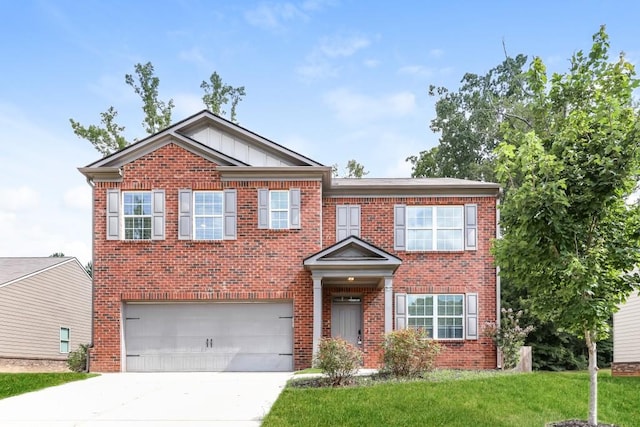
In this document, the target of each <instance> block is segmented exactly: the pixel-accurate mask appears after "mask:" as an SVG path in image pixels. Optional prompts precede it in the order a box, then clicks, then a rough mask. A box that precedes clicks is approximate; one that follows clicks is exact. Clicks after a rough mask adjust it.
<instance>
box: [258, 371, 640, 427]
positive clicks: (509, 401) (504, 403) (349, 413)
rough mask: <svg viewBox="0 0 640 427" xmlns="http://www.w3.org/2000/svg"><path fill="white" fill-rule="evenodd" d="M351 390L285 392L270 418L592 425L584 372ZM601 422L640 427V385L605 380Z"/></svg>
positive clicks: (268, 426) (276, 421) (302, 422)
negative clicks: (584, 421) (586, 422)
mask: <svg viewBox="0 0 640 427" xmlns="http://www.w3.org/2000/svg"><path fill="white" fill-rule="evenodd" d="M451 378H452V379H447V378H446V375H445V376H439V377H438V381H436V382H433V381H431V382H427V381H414V382H404V383H397V382H396V383H385V384H376V385H371V386H360V387H351V388H349V387H346V388H334V389H331V388H292V387H287V388H286V389H285V390H284V391H283V392H282V394H281V395H280V397H279V398H278V400H277V401H276V402H275V404H274V405H273V408H272V409H271V412H270V413H269V414H268V415H267V417H266V418H265V419H264V423H263V426H264V427H274V426H298V425H299V426H336V425H337V426H363V425H371V426H374V425H376V426H414V425H425V426H464V427H466V426H491V427H499V426H518V427H526V426H536V427H541V426H544V424H545V423H546V422H549V421H559V420H565V419H574V418H577V419H586V418H587V412H588V393H589V377H588V374H587V373H586V372H569V373H551V372H544V373H543V372H536V373H530V374H517V375H497V376H492V377H486V376H484V377H477V378H465V377H462V378H457V377H455V376H452V377H451ZM598 385H599V405H598V407H599V416H598V420H599V422H603V423H604V422H607V423H614V424H617V425H620V426H627V427H631V426H637V425H638V408H637V404H638V396H640V378H618V377H611V374H610V373H609V372H607V371H601V372H600V375H599V381H598Z"/></svg>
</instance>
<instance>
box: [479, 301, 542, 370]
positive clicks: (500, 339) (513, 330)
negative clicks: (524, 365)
mask: <svg viewBox="0 0 640 427" xmlns="http://www.w3.org/2000/svg"><path fill="white" fill-rule="evenodd" d="M521 317H522V310H520V311H513V310H512V309H508V310H507V309H505V308H503V309H502V319H501V325H500V327H499V328H498V327H497V326H496V325H495V323H491V322H489V323H487V327H486V328H485V331H484V334H485V335H486V336H489V337H491V339H492V340H493V342H494V343H495V345H496V346H497V347H498V348H499V349H500V351H502V368H503V369H513V368H515V367H516V366H518V362H519V361H520V347H522V345H523V344H524V340H525V338H527V335H529V333H531V331H533V326H527V327H526V328H522V327H521V326H520V318H521Z"/></svg>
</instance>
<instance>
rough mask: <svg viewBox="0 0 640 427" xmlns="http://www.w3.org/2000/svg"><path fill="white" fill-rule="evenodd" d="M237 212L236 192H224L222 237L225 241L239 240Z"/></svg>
mask: <svg viewBox="0 0 640 427" xmlns="http://www.w3.org/2000/svg"><path fill="white" fill-rule="evenodd" d="M237 211H238V209H237V192H236V190H224V222H223V223H224V225H223V227H224V230H223V232H222V235H223V238H224V239H225V240H235V239H236V238H237V232H236V221H237V216H238V214H237Z"/></svg>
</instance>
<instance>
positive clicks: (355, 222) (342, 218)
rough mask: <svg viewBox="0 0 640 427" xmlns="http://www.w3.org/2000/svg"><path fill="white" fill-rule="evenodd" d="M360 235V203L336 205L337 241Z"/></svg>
mask: <svg viewBox="0 0 640 427" xmlns="http://www.w3.org/2000/svg"><path fill="white" fill-rule="evenodd" d="M349 236H357V237H360V205H337V206H336V241H340V240H342V239H346V238H347V237H349Z"/></svg>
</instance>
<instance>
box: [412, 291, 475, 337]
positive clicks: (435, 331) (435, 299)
mask: <svg viewBox="0 0 640 427" xmlns="http://www.w3.org/2000/svg"><path fill="white" fill-rule="evenodd" d="M439 296H458V297H461V298H462V314H461V315H454V316H448V315H442V316H440V315H438V297H439ZM420 297H432V298H433V315H431V316H428V315H420V316H417V315H413V316H412V315H410V314H409V306H410V303H409V301H410V299H411V298H420ZM406 317H407V321H406V325H407V328H411V327H412V326H409V319H411V318H431V319H433V322H432V325H433V336H431V335H430V336H429V337H428V338H429V339H433V340H438V341H462V340H464V339H465V336H466V330H465V319H466V313H465V294H407V309H406ZM438 319H460V320H461V323H462V325H461V326H462V336H461V337H460V338H441V337H439V336H438Z"/></svg>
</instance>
